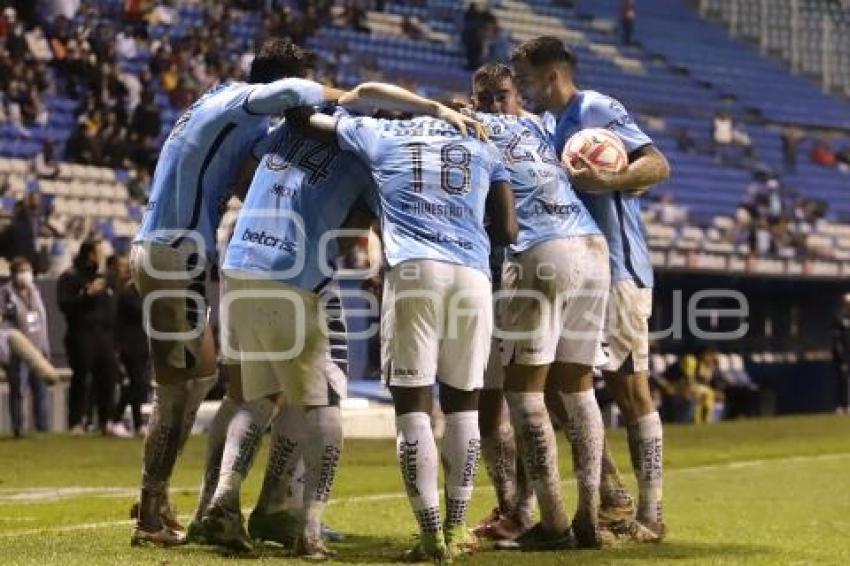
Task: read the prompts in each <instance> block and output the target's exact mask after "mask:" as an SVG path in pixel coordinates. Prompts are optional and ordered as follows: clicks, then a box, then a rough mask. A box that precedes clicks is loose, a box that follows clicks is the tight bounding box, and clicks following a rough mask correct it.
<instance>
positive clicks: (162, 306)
mask: <svg viewBox="0 0 850 566" xmlns="http://www.w3.org/2000/svg"><path fill="white" fill-rule="evenodd" d="M204 261H205V258H201V257H200V256H199V255H198V253H197V251H196V247H195V242H194V240H192V239H191V238H188V239H186V240H184V241H183V242H182V243H181V244H179V245H176V246H170V245H168V244H160V243H148V242H137V243H135V244H133V246H132V248H131V249H130V272H131V274H132V277H133V282H134V283H135V285H136V288H137V289H138V290H139V294H140V295H141V297H142V301H143V309H144V311H145V317H144V318H145V319H146V320H147V325H148V327H147V328H146V329H145V330H146V331H147V333H148V338H149V341H150V345H151V351H152V352H153V354H154V356H156V359H157V360H159V361H160V362H166V363H168V365H169V366H170V367H173V368H179V369H186V368H192V367H194V366H195V364H196V363H198V362H199V360H200V355H201V354H200V352H201V347H202V344H203V336H204V331H205V330H206V326H207V323H208V319H209V306H208V303H207V298H206V270H205V269H204V265H203V262H204Z"/></svg>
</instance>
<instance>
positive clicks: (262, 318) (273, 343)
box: [221, 271, 346, 406]
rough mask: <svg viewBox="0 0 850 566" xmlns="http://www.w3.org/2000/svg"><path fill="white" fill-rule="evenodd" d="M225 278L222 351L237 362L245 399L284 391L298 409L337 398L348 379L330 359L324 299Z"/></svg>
mask: <svg viewBox="0 0 850 566" xmlns="http://www.w3.org/2000/svg"><path fill="white" fill-rule="evenodd" d="M247 277H249V275H247V274H244V273H240V272H237V271H228V272H227V273H226V274H225V278H224V285H225V286H226V289H225V293H224V300H223V301H222V305H221V328H222V340H221V345H222V353H223V354H224V356H225V359H226V360H228V361H229V362H230V363H239V365H240V368H241V373H242V395H243V398H244V399H245V401H253V400H255V399H259V398H261V397H266V396H269V395H275V394H278V393H283V395H284V396H285V397H286V400H287V401H288V402H290V403H293V404H295V405H300V406H324V405H327V404H329V403H332V402H333V401H334V399H335V397H341V396H342V395H343V394H344V392H345V389H346V376H345V372H344V371H343V370H342V368H340V367H339V365H337V364H336V363H335V362H334V361H333V359H332V358H331V348H330V342H329V334H334V333H330V332H329V323H328V321H327V311H326V309H325V304H326V301H325V300H324V299H323V298H322V297H320V296H319V295H317V294H316V293H312V292H310V291H306V290H304V289H301V288H299V287H295V286H293V285H289V284H286V283H281V282H278V281H273V280H268V279H249V278H247Z"/></svg>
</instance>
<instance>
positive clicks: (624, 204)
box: [554, 90, 653, 287]
mask: <svg viewBox="0 0 850 566" xmlns="http://www.w3.org/2000/svg"><path fill="white" fill-rule="evenodd" d="M555 118H556V125H555V133H554V145H555V149H556V151H557V152H558V155H560V154H561V153H562V152H563V150H564V145H565V144H566V142H567V140H568V139H569V138H570V136H572V135H573V134H574V133H576V132H578V131H579V130H583V129H585V128H607V129H609V130H611V131H612V132H614V133H615V134H617V135H618V136H619V137H620V139H621V140H623V144H624V145H625V146H626V152H628V153H632V152H633V151H635V150H637V149H640V148H641V147H644V146H646V145H649V144H651V143H652V140H651V139H650V138H649V136H647V135H646V134H645V133H643V131H641V129H640V128H639V127H638V125H637V124H635V121H634V120H633V119H632V117H631V116H630V115H629V113H628V112H627V111H626V109H625V108H624V107H623V105H622V104H620V103H619V102H617V101H616V100H614V99H613V98H610V97H608V96H605V95H604V94H600V93H598V92H595V91H592V90H583V91H579V92H578V93H577V94H576V96H575V98H573V100H572V101H571V102H570V104H569V105H568V106H567V107H566V108H565V109H564V111H563V112H561V115H560V116H556V117H555ZM578 195H579V198H581V200H582V202H584V204H585V206H587V209H588V211H589V212H590V214H591V215H592V216H593V218H594V220H596V224H597V225H598V226H599V228H600V229H601V230H602V233H603V234H605V238H606V239H607V240H608V249H609V251H610V256H611V280H612V281H622V280H624V279H632V280H634V282H635V283H636V284H637V286H638V287H652V283H653V281H652V260H651V258H650V255H649V248H648V247H647V245H646V235H645V229H644V226H643V220H642V219H641V215H640V197H636V196H629V195H627V194H624V193H622V192H619V191H618V192H614V193H608V194H602V195H591V194H588V193H584V192H580V191H579V193H578Z"/></svg>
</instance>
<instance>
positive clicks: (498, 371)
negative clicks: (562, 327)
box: [475, 340, 534, 540]
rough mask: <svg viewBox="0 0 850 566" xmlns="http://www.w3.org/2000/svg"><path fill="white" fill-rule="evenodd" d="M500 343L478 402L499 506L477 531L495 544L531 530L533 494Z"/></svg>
mask: <svg viewBox="0 0 850 566" xmlns="http://www.w3.org/2000/svg"><path fill="white" fill-rule="evenodd" d="M503 387H504V368H502V361H501V352H500V343H499V341H498V340H493V342H492V344H491V346H490V359H489V361H488V363H487V370H486V371H485V372H484V388H483V389H482V390H481V396H480V398H479V402H478V424H479V428H480V430H481V456H482V459H483V460H484V465H485V467H486V469H487V473H488V475H489V477H490V481H491V482H492V483H493V487H494V490H495V492H496V501H497V504H498V506H497V507H496V508H495V509H494V510H493V512H492V513H491V514H490V515H489V516H488V517H486V518H485V519H484V520H483V521H481V522H480V523H479V525H478V526H477V527H476V528H475V534H476V535H477V536H480V537H484V538H489V539H492V540H513V539H515V538H516V537H518V536H519V535H521V534H522V533H523V532H525V531H526V530H528V528H529V527H530V526H531V514H532V511H533V509H532V508H533V505H534V491H533V490H532V489H531V486H530V484H529V483H528V481H527V480H526V476H525V469H524V468H523V466H522V462H521V460H520V459H519V453H518V451H517V441H516V434H515V433H514V429H513V427H512V426H511V421H510V414H509V412H508V407H507V403H506V401H505V394H504V391H503Z"/></svg>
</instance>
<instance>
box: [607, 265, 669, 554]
mask: <svg viewBox="0 0 850 566" xmlns="http://www.w3.org/2000/svg"><path fill="white" fill-rule="evenodd" d="M651 310H652V292H651V290H650V289H639V288H637V287H636V286H635V284H634V283H633V282H631V281H622V282H618V283H616V284H615V285H614V286H613V288H612V292H611V303H610V305H609V310H608V324H609V328H610V330H609V332H608V334H609V336H608V342H609V346H610V354H611V356H610V360H609V364H608V365H607V367H606V370H607V371H605V372H603V375H604V376H605V381H606V384H610V387H611V391H612V393H613V395H614V399H615V400H616V402H617V405H618V406H619V407H620V410H621V411H622V413H623V416H624V418H625V421H626V433H627V436H628V441H629V453H630V455H631V460H632V467H633V469H634V472H635V476H636V478H637V480H638V490H639V496H638V509H637V515H636V518H637V521H638V522H639V523H640V524H641V525H643V526H645V527H647V528H648V529H649V530H650V531H652V532H653V533H655V534H656V535H657V537H658V538H661V537H663V536H664V534H665V525H664V519H663V513H662V481H663V475H664V469H663V445H664V435H663V430H662V424H661V417H660V416H659V414H658V411H657V410H656V408H655V403H654V401H653V399H652V395H651V392H650V388H649V339H648V334H649V330H648V323H647V321H648V319H649V316H650V314H651ZM650 538H651V537H650ZM656 540H657V539H656Z"/></svg>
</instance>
